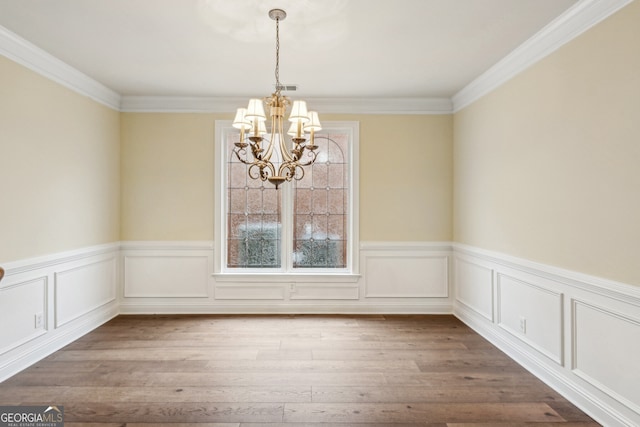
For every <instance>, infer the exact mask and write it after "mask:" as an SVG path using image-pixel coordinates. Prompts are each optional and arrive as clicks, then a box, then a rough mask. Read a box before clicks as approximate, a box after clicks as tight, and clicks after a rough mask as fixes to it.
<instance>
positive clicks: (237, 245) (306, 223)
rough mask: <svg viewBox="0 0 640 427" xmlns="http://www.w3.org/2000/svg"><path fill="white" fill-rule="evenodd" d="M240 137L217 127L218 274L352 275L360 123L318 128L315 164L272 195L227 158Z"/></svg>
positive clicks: (224, 125)
mask: <svg viewBox="0 0 640 427" xmlns="http://www.w3.org/2000/svg"><path fill="white" fill-rule="evenodd" d="M239 136H240V135H239V132H238V131H237V130H236V129H234V128H232V127H231V122H228V121H216V155H217V160H218V161H217V168H216V169H217V174H216V175H217V176H216V178H217V179H216V202H217V203H216V250H217V253H216V273H220V274H222V275H234V274H249V275H255V274H271V275H274V274H275V275H277V274H284V273H287V274H291V273H295V274H301V275H307V276H308V275H341V274H356V273H357V244H358V241H357V239H358V236H357V229H356V227H355V226H354V220H355V218H356V215H357V212H358V206H357V200H358V199H357V183H358V180H357V171H358V168H357V165H358V162H357V160H358V158H357V156H358V150H357V148H358V124H357V123H354V122H333V123H324V128H323V130H322V131H321V132H318V133H317V134H316V136H315V139H316V145H318V146H319V148H318V150H317V153H318V157H317V159H316V161H315V163H314V164H313V165H311V166H307V167H305V168H304V177H303V178H302V179H301V180H299V181H297V180H292V181H291V182H287V183H284V184H282V185H281V186H280V188H279V189H278V190H276V189H275V187H274V186H273V184H271V183H269V182H268V181H266V182H263V181H260V180H254V179H252V178H250V177H249V176H248V173H247V169H248V168H247V166H246V165H245V164H243V163H241V162H240V161H238V159H237V158H236V157H235V155H234V154H233V153H232V149H233V146H234V143H235V142H237V141H238V139H239Z"/></svg>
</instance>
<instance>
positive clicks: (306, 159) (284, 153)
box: [232, 9, 322, 189]
mask: <svg viewBox="0 0 640 427" xmlns="http://www.w3.org/2000/svg"><path fill="white" fill-rule="evenodd" d="M286 16H287V14H286V12H285V11H284V10H282V9H272V10H270V11H269V17H270V18H271V19H273V20H274V21H276V71H275V76H276V91H275V92H274V93H272V94H271V96H268V97H266V98H264V99H257V98H254V99H250V100H249V105H248V106H247V108H238V110H237V112H236V116H235V118H234V119H233V124H232V126H233V127H234V128H236V129H240V140H239V141H238V142H236V143H235V144H234V145H235V148H234V149H233V152H234V153H235V155H236V157H237V158H238V160H240V161H241V162H242V163H244V164H246V165H248V166H249V169H248V173H249V177H250V178H252V179H260V180H262V181H269V182H270V183H272V184H273V185H275V187H276V189H277V188H278V186H279V185H280V184H282V183H283V182H284V181H291V180H292V179H296V180H300V179H302V178H303V177H304V169H303V167H304V166H309V165H311V164H313V162H314V161H315V160H316V156H317V154H316V152H315V150H316V149H317V148H318V146H317V145H315V144H314V133H315V132H317V131H319V130H321V129H322V127H321V125H320V120H319V119H318V113H317V112H316V111H307V104H306V102H305V101H293V105H292V104H291V100H290V99H289V98H288V97H286V96H283V95H282V93H281V90H282V89H283V86H282V84H281V83H280V21H282V20H284V19H285V18H286ZM264 105H266V106H267V107H269V116H270V118H271V132H270V137H269V138H266V137H265V135H267V132H268V131H267V126H266V123H265V122H266V121H267V117H266V115H265V110H264ZM289 105H291V113H290V115H289V122H290V123H291V125H290V127H289V129H288V130H287V132H286V134H287V135H288V136H289V137H291V138H290V142H288V141H287V139H286V138H285V130H284V125H283V122H284V116H285V114H286V111H287V107H289ZM307 133H308V134H309V135H308V140H307V135H306V134H307ZM247 147H249V148H250V150H247ZM288 147H289V148H288ZM276 150H277V151H278V153H277V154H276V158H275V159H274V161H275V163H274V162H273V161H272V160H271V158H272V156H273V154H274V151H276ZM249 151H250V152H251V157H249Z"/></svg>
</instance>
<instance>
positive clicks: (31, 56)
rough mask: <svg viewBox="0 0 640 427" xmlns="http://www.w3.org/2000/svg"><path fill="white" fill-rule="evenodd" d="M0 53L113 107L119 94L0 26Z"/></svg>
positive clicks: (116, 107)
mask: <svg viewBox="0 0 640 427" xmlns="http://www.w3.org/2000/svg"><path fill="white" fill-rule="evenodd" d="M0 54H1V55H4V56H6V57H7V58H9V59H11V60H13V61H15V62H17V63H18V64H20V65H23V66H25V67H27V68H28V69H30V70H32V71H35V72H36V73H38V74H40V75H42V76H44V77H46V78H48V79H50V80H53V81H54V82H56V83H59V84H61V85H62V86H64V87H66V88H68V89H71V90H73V91H75V92H77V93H79V94H81V95H84V96H87V97H89V98H91V99H93V100H94V101H96V102H99V103H100V104H103V105H106V106H107V107H109V108H112V109H114V110H119V109H120V98H121V97H120V94H118V93H117V92H115V91H113V90H111V89H109V88H108V87H106V86H105V85H103V84H102V83H100V82H98V81H96V80H94V79H92V78H91V77H89V76H87V75H86V74H83V73H81V72H80V71H78V70H76V69H75V68H73V67H72V66H70V65H68V64H67V63H65V62H62V61H61V60H59V59H58V58H56V57H54V56H53V55H51V54H49V53H47V52H45V51H44V50H42V49H40V48H39V47H37V46H36V45H34V44H32V43H30V42H29V41H27V40H25V39H23V38H22V37H20V36H18V35H17V34H15V33H13V32H11V31H9V30H8V29H6V28H5V27H3V26H1V25H0Z"/></svg>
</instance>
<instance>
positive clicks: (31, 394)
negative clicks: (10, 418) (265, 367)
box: [0, 386, 311, 405]
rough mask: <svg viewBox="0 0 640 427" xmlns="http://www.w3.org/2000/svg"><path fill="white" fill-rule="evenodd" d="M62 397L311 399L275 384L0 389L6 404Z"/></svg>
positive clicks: (305, 389)
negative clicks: (261, 385) (255, 385)
mask: <svg viewBox="0 0 640 427" xmlns="http://www.w3.org/2000/svg"><path fill="white" fill-rule="evenodd" d="M52 401H64V402H71V403H78V402H111V403H127V402H128V403H134V402H137V403H153V402H165V403H180V402H186V403H188V402H192V403H193V402H244V403H278V402H311V387H309V386H277V387H273V386H272V387H242V386H226V387H69V386H24V387H12V388H11V389H10V390H0V402H3V404H6V405H27V404H30V405H37V404H42V403H43V402H52Z"/></svg>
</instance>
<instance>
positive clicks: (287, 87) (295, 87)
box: [274, 84, 298, 92]
mask: <svg viewBox="0 0 640 427" xmlns="http://www.w3.org/2000/svg"><path fill="white" fill-rule="evenodd" d="M274 87H275V88H276V90H277V89H278V86H276V85H274ZM279 89H280V90H284V91H291V92H293V91H296V90H298V85H296V84H281V85H280V87H279Z"/></svg>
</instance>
